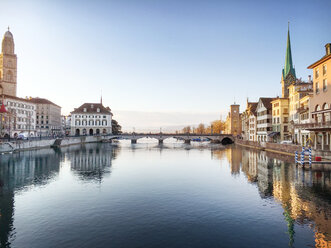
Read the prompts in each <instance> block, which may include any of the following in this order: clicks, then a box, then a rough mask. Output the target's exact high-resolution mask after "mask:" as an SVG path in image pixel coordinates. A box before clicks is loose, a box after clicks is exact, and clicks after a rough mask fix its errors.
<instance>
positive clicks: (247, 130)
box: [241, 100, 257, 141]
mask: <svg viewBox="0 0 331 248" xmlns="http://www.w3.org/2000/svg"><path fill="white" fill-rule="evenodd" d="M256 107H257V102H248V100H247V106H246V110H245V112H244V113H242V115H241V120H242V137H243V139H244V140H249V141H256V140H257V139H256V122H257V118H256V117H257V113H256Z"/></svg>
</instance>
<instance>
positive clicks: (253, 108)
mask: <svg viewBox="0 0 331 248" xmlns="http://www.w3.org/2000/svg"><path fill="white" fill-rule="evenodd" d="M250 104H251V111H252V113H253V114H254V115H255V116H256V107H257V104H258V103H257V102H251V103H250Z"/></svg>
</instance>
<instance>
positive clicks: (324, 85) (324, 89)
mask: <svg viewBox="0 0 331 248" xmlns="http://www.w3.org/2000/svg"><path fill="white" fill-rule="evenodd" d="M327 84H328V82H327V81H326V79H323V91H326V86H327Z"/></svg>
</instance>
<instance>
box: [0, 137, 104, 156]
mask: <svg viewBox="0 0 331 248" xmlns="http://www.w3.org/2000/svg"><path fill="white" fill-rule="evenodd" d="M102 140H103V137H101V136H81V137H65V138H57V139H42V140H19V141H18V140H17V141H8V142H1V143H0V153H8V152H15V151H24V150H31V149H41V148H49V147H62V146H69V145H78V144H85V143H95V142H101V141H102Z"/></svg>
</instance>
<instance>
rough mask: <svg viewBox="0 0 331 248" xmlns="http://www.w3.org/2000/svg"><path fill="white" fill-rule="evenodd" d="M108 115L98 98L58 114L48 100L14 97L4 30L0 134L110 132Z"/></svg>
mask: <svg viewBox="0 0 331 248" xmlns="http://www.w3.org/2000/svg"><path fill="white" fill-rule="evenodd" d="M112 116H113V114H112V112H111V109H110V108H109V107H104V106H103V104H102V98H101V101H100V102H99V103H84V104H83V105H81V106H80V107H79V108H76V109H74V111H72V112H71V114H70V115H69V116H62V115H61V107H60V106H59V105H57V104H55V103H53V102H52V101H50V100H48V99H45V98H39V97H25V98H22V97H18V96H17V55H16V54H15V44H14V38H13V34H12V33H11V32H10V31H9V29H8V31H7V32H5V34H4V36H3V40H2V50H1V54H0V117H1V119H0V137H18V136H19V134H22V133H23V134H25V135H27V136H28V137H36V136H38V137H39V136H54V135H64V134H66V135H94V134H110V133H112Z"/></svg>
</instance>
